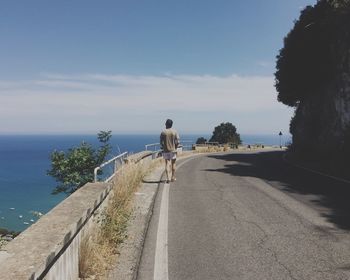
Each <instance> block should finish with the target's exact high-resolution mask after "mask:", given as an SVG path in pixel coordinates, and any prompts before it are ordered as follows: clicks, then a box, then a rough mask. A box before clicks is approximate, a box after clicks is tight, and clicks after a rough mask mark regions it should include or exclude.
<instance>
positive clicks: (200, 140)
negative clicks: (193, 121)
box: [196, 137, 207, 144]
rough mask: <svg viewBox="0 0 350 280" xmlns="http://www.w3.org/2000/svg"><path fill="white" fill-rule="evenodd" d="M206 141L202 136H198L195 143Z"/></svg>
mask: <svg viewBox="0 0 350 280" xmlns="http://www.w3.org/2000/svg"><path fill="white" fill-rule="evenodd" d="M206 142H207V139H205V138H204V137H199V138H198V139H197V141H196V144H205V143H206Z"/></svg>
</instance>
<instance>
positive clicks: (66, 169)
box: [47, 131, 112, 194]
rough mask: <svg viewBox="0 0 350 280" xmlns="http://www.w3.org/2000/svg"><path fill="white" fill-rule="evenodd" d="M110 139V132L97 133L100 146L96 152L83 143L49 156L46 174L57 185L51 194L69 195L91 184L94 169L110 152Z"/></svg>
mask: <svg viewBox="0 0 350 280" xmlns="http://www.w3.org/2000/svg"><path fill="white" fill-rule="evenodd" d="M111 137H112V132H111V131H101V132H100V133H98V139H99V141H100V142H101V143H102V145H101V146H100V147H99V148H98V149H97V150H95V149H94V148H93V147H92V146H91V145H90V144H87V143H85V142H83V143H81V144H80V146H78V147H74V148H71V149H69V150H68V151H67V152H63V151H54V152H53V153H52V154H51V169H50V170H49V171H48V172H47V174H48V175H50V176H52V177H54V178H55V179H56V181H57V182H58V183H59V185H58V186H56V188H55V189H54V191H53V194H57V193H61V192H64V193H67V194H71V193H73V192H74V191H76V190H77V189H79V188H80V187H82V186H83V185H85V184H86V183H88V182H92V181H93V179H94V169H95V167H97V166H99V165H101V164H102V163H103V162H104V161H105V160H106V157H107V155H108V154H109V152H110V151H111V146H110V144H109V143H108V142H109V140H110V138H111Z"/></svg>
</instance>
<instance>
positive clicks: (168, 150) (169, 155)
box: [160, 119, 180, 183]
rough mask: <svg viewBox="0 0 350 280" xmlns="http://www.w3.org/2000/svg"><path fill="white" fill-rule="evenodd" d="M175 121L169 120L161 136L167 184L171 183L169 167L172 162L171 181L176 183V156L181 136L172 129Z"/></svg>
mask: <svg viewBox="0 0 350 280" xmlns="http://www.w3.org/2000/svg"><path fill="white" fill-rule="evenodd" d="M172 126H173V121H172V120H170V119H167V120H166V122H165V129H164V130H163V131H162V133H161V134H160V147H161V149H162V150H163V158H164V160H165V173H166V178H167V183H169V167H168V165H169V164H170V162H171V181H172V182H174V181H176V178H175V169H176V155H177V147H178V145H179V140H180V137H179V134H178V133H177V131H176V130H175V129H173V128H172Z"/></svg>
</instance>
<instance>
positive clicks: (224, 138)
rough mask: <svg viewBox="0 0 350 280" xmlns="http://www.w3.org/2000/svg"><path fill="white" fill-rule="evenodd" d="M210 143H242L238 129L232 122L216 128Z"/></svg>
mask: <svg viewBox="0 0 350 280" xmlns="http://www.w3.org/2000/svg"><path fill="white" fill-rule="evenodd" d="M209 141H210V142H219V144H226V143H233V144H235V145H239V144H241V143H242V141H241V137H240V135H239V134H238V133H237V129H236V127H235V126H234V125H233V124H232V123H230V122H227V123H221V124H220V125H219V126H217V127H215V128H214V131H213V136H212V137H211V138H210V140H209Z"/></svg>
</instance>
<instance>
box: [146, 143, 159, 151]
mask: <svg viewBox="0 0 350 280" xmlns="http://www.w3.org/2000/svg"><path fill="white" fill-rule="evenodd" d="M145 149H146V151H160V143H152V144H147V145H145Z"/></svg>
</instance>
